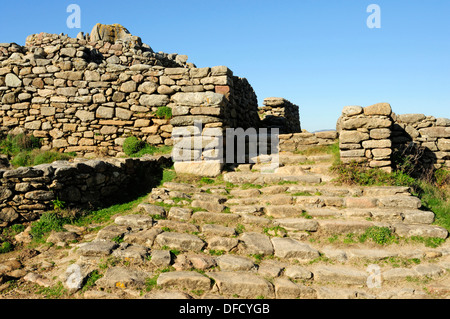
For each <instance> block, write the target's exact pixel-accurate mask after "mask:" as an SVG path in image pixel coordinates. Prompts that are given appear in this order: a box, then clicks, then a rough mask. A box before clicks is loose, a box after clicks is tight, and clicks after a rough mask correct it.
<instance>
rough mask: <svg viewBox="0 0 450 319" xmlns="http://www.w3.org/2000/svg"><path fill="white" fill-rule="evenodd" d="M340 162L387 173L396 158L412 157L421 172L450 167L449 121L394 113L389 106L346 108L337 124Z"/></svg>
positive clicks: (383, 104)
mask: <svg viewBox="0 0 450 319" xmlns="http://www.w3.org/2000/svg"><path fill="white" fill-rule="evenodd" d="M337 130H338V132H339V140H340V144H339V145H340V150H341V160H342V161H343V162H344V163H348V162H351V161H356V162H360V163H366V164H367V165H368V166H369V167H380V168H382V169H384V170H386V171H391V170H392V168H393V165H394V163H393V154H394V152H396V153H398V154H404V155H405V156H406V155H413V156H416V157H418V158H417V165H420V166H421V167H422V169H426V168H440V167H450V119H447V118H435V117H433V116H425V115H424V114H401V115H397V114H395V113H393V112H392V109H391V106H390V105H389V104H387V103H379V104H375V105H372V106H368V107H365V108H363V107H361V106H346V107H345V108H344V110H343V112H342V116H341V117H340V118H339V120H338V123H337Z"/></svg>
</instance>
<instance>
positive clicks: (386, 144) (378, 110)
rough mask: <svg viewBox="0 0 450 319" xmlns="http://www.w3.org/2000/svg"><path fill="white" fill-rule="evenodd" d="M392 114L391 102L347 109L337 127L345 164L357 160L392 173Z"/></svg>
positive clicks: (347, 107)
mask: <svg viewBox="0 0 450 319" xmlns="http://www.w3.org/2000/svg"><path fill="white" fill-rule="evenodd" d="M391 114H392V109H391V106H390V105H389V104H387V103H379V104H374V105H371V106H367V107H364V108H363V107H361V106H346V107H344V110H343V111H342V116H341V117H340V118H339V120H338V124H337V131H338V132H339V148H340V151H341V160H342V162H344V163H349V162H351V161H356V162H358V163H364V164H366V165H368V166H369V167H379V168H381V169H383V170H385V171H391V170H392V159H391V155H392V142H391V139H390V138H391V130H392V125H393V120H392V117H391Z"/></svg>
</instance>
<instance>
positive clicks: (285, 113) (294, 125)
mask: <svg viewBox="0 0 450 319" xmlns="http://www.w3.org/2000/svg"><path fill="white" fill-rule="evenodd" d="M259 115H260V118H261V120H262V123H261V125H262V126H263V127H267V128H278V129H279V130H280V133H281V134H287V133H300V132H301V131H302V130H301V125H300V115H299V107H298V105H295V104H292V103H291V102H289V101H288V100H286V99H283V98H276V97H269V98H266V99H264V106H262V107H260V108H259Z"/></svg>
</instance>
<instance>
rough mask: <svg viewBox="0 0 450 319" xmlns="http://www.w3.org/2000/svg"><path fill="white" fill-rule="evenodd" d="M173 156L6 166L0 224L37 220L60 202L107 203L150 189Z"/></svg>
mask: <svg viewBox="0 0 450 319" xmlns="http://www.w3.org/2000/svg"><path fill="white" fill-rule="evenodd" d="M171 163H172V161H171V159H170V158H168V157H163V156H161V157H155V158H153V157H143V158H140V159H131V158H128V159H118V158H110V159H105V160H87V159H78V160H77V161H75V162H68V161H57V162H54V163H52V164H42V165H38V166H34V167H20V168H18V169H14V170H0V178H1V179H0V182H1V185H0V227H4V226H6V225H8V224H13V223H19V222H24V221H32V220H35V219H37V218H39V216H40V215H41V214H42V213H43V212H45V211H51V210H53V209H54V208H55V203H56V202H55V201H60V202H61V203H63V205H64V207H66V208H78V209H79V208H93V207H105V206H106V205H110V204H115V203H117V202H119V201H120V200H129V199H130V198H133V197H135V196H136V195H139V194H142V192H144V193H145V191H147V192H148V191H150V190H151V188H152V187H154V186H156V185H157V184H158V183H159V181H160V180H161V178H162V170H163V167H164V166H170V165H171Z"/></svg>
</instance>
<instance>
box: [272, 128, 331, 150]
mask: <svg viewBox="0 0 450 319" xmlns="http://www.w3.org/2000/svg"><path fill="white" fill-rule="evenodd" d="M338 136H339V134H338V132H336V131H322V132H315V133H310V132H306V131H305V132H302V133H290V134H280V135H279V137H280V144H279V150H280V152H296V151H304V150H305V149H308V148H310V147H312V146H323V145H332V144H334V143H336V140H337V139H338Z"/></svg>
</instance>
